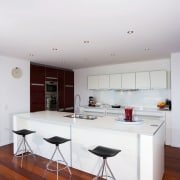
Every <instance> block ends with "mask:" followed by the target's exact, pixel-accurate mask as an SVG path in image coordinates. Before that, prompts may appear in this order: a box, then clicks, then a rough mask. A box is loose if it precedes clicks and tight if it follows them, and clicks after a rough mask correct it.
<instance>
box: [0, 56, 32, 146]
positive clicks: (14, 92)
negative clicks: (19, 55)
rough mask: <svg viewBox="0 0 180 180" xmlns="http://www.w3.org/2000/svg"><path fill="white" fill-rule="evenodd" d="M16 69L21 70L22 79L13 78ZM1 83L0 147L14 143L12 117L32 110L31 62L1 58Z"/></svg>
mask: <svg viewBox="0 0 180 180" xmlns="http://www.w3.org/2000/svg"><path fill="white" fill-rule="evenodd" d="M15 67H19V68H21V70H22V77H21V78H17V79H16V78H14V77H12V75H11V71H12V69H13V68H15ZM0 82H1V87H0V145H5V144H9V143H11V142H12V115H13V114H15V113H20V112H29V109H30V86H29V83H30V63H29V61H28V60H21V59H16V58H8V57H4V56H0Z"/></svg>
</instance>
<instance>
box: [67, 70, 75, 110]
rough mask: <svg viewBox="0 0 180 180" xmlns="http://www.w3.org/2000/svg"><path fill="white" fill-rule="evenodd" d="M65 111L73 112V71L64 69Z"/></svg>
mask: <svg viewBox="0 0 180 180" xmlns="http://www.w3.org/2000/svg"><path fill="white" fill-rule="evenodd" d="M65 111H68V112H74V72H73V71H65Z"/></svg>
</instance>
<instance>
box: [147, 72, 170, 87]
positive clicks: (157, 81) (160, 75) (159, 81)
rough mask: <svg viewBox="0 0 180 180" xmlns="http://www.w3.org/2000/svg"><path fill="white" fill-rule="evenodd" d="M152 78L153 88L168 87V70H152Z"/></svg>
mask: <svg viewBox="0 0 180 180" xmlns="http://www.w3.org/2000/svg"><path fill="white" fill-rule="evenodd" d="M150 80H151V89H165V88H167V72H166V71H152V72H150Z"/></svg>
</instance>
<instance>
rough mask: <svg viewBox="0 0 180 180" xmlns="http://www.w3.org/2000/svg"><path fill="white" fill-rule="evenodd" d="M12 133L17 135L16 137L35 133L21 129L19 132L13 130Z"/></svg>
mask: <svg viewBox="0 0 180 180" xmlns="http://www.w3.org/2000/svg"><path fill="white" fill-rule="evenodd" d="M13 132H14V133H16V134H18V135H21V136H26V135H28V134H31V133H35V132H36V131H30V130H28V129H21V130H18V131H14V130H13Z"/></svg>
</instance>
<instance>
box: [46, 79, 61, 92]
mask: <svg viewBox="0 0 180 180" xmlns="http://www.w3.org/2000/svg"><path fill="white" fill-rule="evenodd" d="M57 91H58V82H54V81H46V82H45V92H46V93H55V94H56V93H57Z"/></svg>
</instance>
